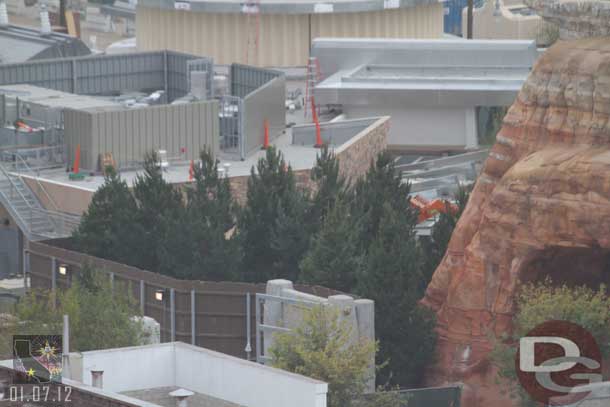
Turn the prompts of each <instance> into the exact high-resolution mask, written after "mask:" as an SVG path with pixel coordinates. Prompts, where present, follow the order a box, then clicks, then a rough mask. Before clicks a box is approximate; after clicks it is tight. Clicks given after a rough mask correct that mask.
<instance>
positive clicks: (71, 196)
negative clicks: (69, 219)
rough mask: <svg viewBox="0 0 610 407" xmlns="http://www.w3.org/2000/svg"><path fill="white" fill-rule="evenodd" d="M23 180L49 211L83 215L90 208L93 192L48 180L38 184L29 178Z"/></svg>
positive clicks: (40, 181) (24, 177) (23, 177)
mask: <svg viewBox="0 0 610 407" xmlns="http://www.w3.org/2000/svg"><path fill="white" fill-rule="evenodd" d="M22 179H23V180H24V181H25V183H26V184H27V185H28V186H29V187H30V189H31V190H32V192H34V193H35V194H36V196H37V197H38V200H39V201H40V203H41V204H42V206H44V207H45V208H46V209H49V210H57V209H59V211H60V212H66V213H69V214H72V215H82V214H83V213H84V212H85V211H86V210H87V208H88V207H89V203H90V202H91V198H92V197H93V191H90V190H87V189H82V188H75V187H73V186H70V185H65V184H61V183H56V182H52V181H46V180H39V183H38V182H36V180H35V179H33V178H32V177H29V176H22ZM40 185H42V187H43V188H44V190H45V191H46V194H45V193H44V191H43V190H42V189H41V188H40ZM47 194H48V195H47ZM49 197H50V198H51V199H52V200H53V201H54V204H53V203H51V202H50V199H49ZM55 206H56V207H55Z"/></svg>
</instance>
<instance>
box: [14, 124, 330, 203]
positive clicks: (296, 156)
mask: <svg viewBox="0 0 610 407" xmlns="http://www.w3.org/2000/svg"><path fill="white" fill-rule="evenodd" d="M288 130H290V129H288ZM272 144H273V145H274V146H276V147H277V148H278V149H279V150H280V151H281V152H282V154H284V158H285V159H286V161H287V163H288V164H290V166H291V167H292V169H293V171H299V170H307V169H310V168H312V167H313V166H314V165H315V163H316V157H317V155H318V154H319V152H320V149H317V148H314V147H312V146H300V145H293V144H292V133H291V131H286V133H285V134H282V135H280V136H279V137H278V138H277V139H275V140H274V141H273V142H272ZM264 156H265V151H263V150H259V151H256V152H254V153H252V154H250V155H248V156H247V157H246V159H245V160H243V161H241V160H237V159H235V157H232V158H229V157H230V156H228V155H226V156H225V155H223V154H222V153H220V154H219V157H218V159H219V160H220V165H219V167H220V168H222V167H223V165H224V164H230V167H229V177H240V176H248V175H250V171H251V169H252V167H253V166H254V167H256V164H257V163H258V160H259V159H260V158H262V157H264ZM142 172H143V170H142V169H138V170H125V171H121V177H122V178H123V179H124V180H125V181H126V182H127V184H128V185H129V186H132V185H133V183H134V182H135V179H136V176H137V175H138V174H140V173H142ZM23 176H25V177H28V176H29V175H27V174H24V175H23ZM163 177H164V179H165V180H166V181H168V182H170V183H172V184H181V183H185V182H189V163H188V162H180V163H175V164H174V163H171V164H170V166H169V167H167V168H166V170H165V171H164V172H163ZM38 178H39V179H40V180H44V181H49V182H51V183H56V184H59V185H65V186H70V187H73V188H78V189H82V190H85V191H90V192H93V191H95V190H97V189H98V188H99V187H100V186H101V185H102V184H103V183H104V177H103V176H102V175H94V176H89V175H87V176H86V177H85V179H84V180H82V181H72V180H70V179H68V174H67V173H66V170H65V168H56V169H47V170H41V171H40V172H39V175H38Z"/></svg>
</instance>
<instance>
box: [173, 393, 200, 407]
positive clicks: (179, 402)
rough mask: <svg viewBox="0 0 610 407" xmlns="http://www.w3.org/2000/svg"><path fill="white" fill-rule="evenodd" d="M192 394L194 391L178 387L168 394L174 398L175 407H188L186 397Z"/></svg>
mask: <svg viewBox="0 0 610 407" xmlns="http://www.w3.org/2000/svg"><path fill="white" fill-rule="evenodd" d="M193 394H195V393H193V392H192V391H190V390H186V389H178V390H174V391H172V392H171V393H170V394H169V395H170V397H173V398H174V399H176V407H188V401H187V400H186V399H188V398H189V397H191V396H192V395H193Z"/></svg>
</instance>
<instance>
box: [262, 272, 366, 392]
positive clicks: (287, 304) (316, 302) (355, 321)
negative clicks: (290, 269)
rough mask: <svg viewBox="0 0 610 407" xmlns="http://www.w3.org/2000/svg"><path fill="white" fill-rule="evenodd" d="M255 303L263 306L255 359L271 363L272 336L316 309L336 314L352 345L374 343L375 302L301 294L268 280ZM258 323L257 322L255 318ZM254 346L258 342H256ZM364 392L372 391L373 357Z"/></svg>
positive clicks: (288, 284) (283, 282)
mask: <svg viewBox="0 0 610 407" xmlns="http://www.w3.org/2000/svg"><path fill="white" fill-rule="evenodd" d="M256 298H257V309H258V307H259V304H258V303H262V304H263V318H262V325H261V324H258V326H257V339H258V335H259V334H261V335H262V336H263V341H262V343H263V344H264V349H263V348H261V347H257V360H258V361H260V362H263V363H268V362H269V361H270V356H269V349H270V348H271V347H272V346H273V343H274V340H273V336H274V334H275V333H276V332H278V331H284V332H285V330H286V329H288V330H292V329H295V328H296V327H298V326H299V325H300V324H301V323H302V321H303V313H304V312H305V310H307V309H311V308H312V307H316V306H323V307H328V309H329V310H333V311H335V312H337V313H338V315H339V318H340V320H341V321H342V323H345V324H346V325H347V326H348V327H349V329H350V332H351V334H352V340H353V342H354V343H355V342H357V341H361V340H368V341H375V302H374V301H372V300H369V299H355V298H354V297H351V296H349V295H343V294H339V295H331V296H329V297H327V298H324V297H319V296H317V295H312V294H308V293H304V292H301V291H298V290H295V289H294V285H293V284H292V282H291V281H289V280H281V279H280V280H270V281H268V282H267V289H266V293H265V295H262V294H257V296H256ZM257 321H258V319H257ZM257 343H259V342H258V341H257ZM367 379H368V384H367V389H366V391H367V392H369V393H370V392H374V391H375V357H374V355H373V357H372V358H371V365H370V369H369V371H368V373H367Z"/></svg>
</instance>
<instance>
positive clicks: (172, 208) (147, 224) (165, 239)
mask: <svg viewBox="0 0 610 407" xmlns="http://www.w3.org/2000/svg"><path fill="white" fill-rule="evenodd" d="M133 189H134V195H135V197H136V201H137V203H138V210H137V212H136V213H135V218H136V221H137V223H138V224H139V227H140V229H141V230H142V235H141V236H140V237H139V238H138V243H137V245H132V247H133V249H134V250H133V251H134V253H133V255H134V258H135V259H136V262H137V264H138V266H139V267H141V268H143V269H145V270H149V271H155V272H160V273H162V274H167V275H170V276H173V275H176V274H177V272H178V271H179V270H181V269H183V267H184V264H185V263H187V264H188V263H190V262H191V261H192V260H191V258H190V256H189V253H188V251H189V250H188V249H187V247H188V245H187V243H188V242H189V241H190V240H191V239H190V237H189V236H188V234H187V233H185V231H184V228H183V227H184V225H185V223H186V213H185V212H186V211H185V209H184V208H185V207H184V202H183V197H182V194H181V192H180V191H178V190H177V189H175V188H174V186H173V185H172V184H170V183H168V182H167V181H165V180H164V179H163V170H162V169H161V166H160V165H159V158H158V157H157V155H156V154H155V153H148V154H147V155H146V156H145V158H144V173H143V174H141V175H140V174H139V175H138V176H137V177H136V181H135V183H134V188H133ZM185 256H186V257H185Z"/></svg>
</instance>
